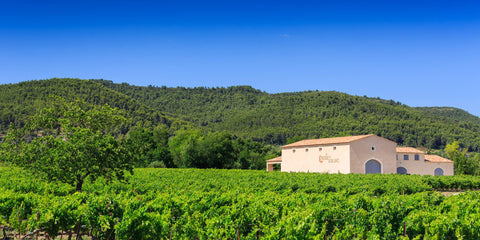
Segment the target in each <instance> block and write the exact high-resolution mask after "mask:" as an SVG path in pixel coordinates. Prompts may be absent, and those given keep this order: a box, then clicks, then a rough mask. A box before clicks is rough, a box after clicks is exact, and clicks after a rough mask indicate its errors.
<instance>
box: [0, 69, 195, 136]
mask: <svg viewBox="0 0 480 240" xmlns="http://www.w3.org/2000/svg"><path fill="white" fill-rule="evenodd" d="M51 95H55V96H59V97H62V98H63V99H65V100H66V101H69V102H71V101H75V100H78V99H81V100H84V101H86V102H88V103H90V104H93V105H104V104H108V105H109V106H111V107H115V108H118V109H120V110H122V112H123V114H124V115H125V117H126V118H127V122H126V124H124V125H123V126H120V127H119V129H117V131H118V132H120V133H123V134H125V133H126V132H128V130H129V129H130V128H131V127H132V126H135V125H136V126H145V127H152V126H156V125H158V124H167V125H168V126H170V125H172V124H175V125H188V123H187V122H185V121H182V120H180V119H176V118H174V117H171V116H167V115H166V114H164V113H161V112H159V111H158V110H155V109H153V108H151V107H148V106H146V105H145V104H143V103H141V102H139V101H138V100H136V99H133V98H131V97H129V96H127V95H125V94H123V93H120V92H118V91H114V90H112V89H109V88H107V87H104V86H103V85H101V84H99V83H98V82H95V81H90V80H80V79H67V78H62V79H59V78H53V79H49V80H40V81H37V80H35V81H27V82H21V83H18V84H6V85H0V132H4V131H6V129H8V127H9V125H10V123H14V124H16V125H18V126H23V125H24V123H25V121H26V120H27V119H28V118H29V117H30V116H32V115H34V114H36V113H38V111H39V110H40V109H42V108H43V107H45V104H46V101H47V99H48V97H49V96H51Z"/></svg>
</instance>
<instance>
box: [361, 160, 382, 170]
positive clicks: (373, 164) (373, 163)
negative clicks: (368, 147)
mask: <svg viewBox="0 0 480 240" xmlns="http://www.w3.org/2000/svg"><path fill="white" fill-rule="evenodd" d="M365 173H366V174H370V173H382V165H381V164H380V162H378V161H377V160H373V159H370V160H368V161H367V162H366V163H365Z"/></svg>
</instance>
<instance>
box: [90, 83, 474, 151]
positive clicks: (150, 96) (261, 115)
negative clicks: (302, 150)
mask: <svg viewBox="0 0 480 240" xmlns="http://www.w3.org/2000/svg"><path fill="white" fill-rule="evenodd" d="M99 82H101V83H102V84H103V85H104V86H107V87H109V88H111V89H114V90H117V91H119V92H122V93H124V94H126V95H128V96H131V97H133V98H135V99H137V100H139V101H140V102H143V103H145V104H146V105H148V106H151V107H152V108H156V109H158V110H160V111H163V112H168V113H171V114H173V115H176V116H179V117H183V118H184V119H185V120H188V121H191V122H194V123H196V124H197V125H198V126H201V127H206V128H209V129H212V130H215V131H228V132H230V133H233V134H235V135H237V136H241V137H251V138H253V139H256V140H259V141H264V142H267V143H273V144H284V143H286V142H287V139H288V138H292V137H298V136H301V137H304V138H318V137H331V136H345V135H360V134H376V135H379V136H382V137H385V138H388V139H390V140H393V141H395V142H397V143H399V144H400V145H408V146H423V147H427V148H433V149H441V148H444V147H445V145H446V144H447V143H449V142H453V141H455V140H458V141H459V142H460V145H461V146H462V147H467V148H468V149H469V150H471V151H480V135H479V134H478V133H479V132H480V124H476V123H474V122H468V123H467V122H465V123H461V124H458V122H457V121H456V120H455V119H454V118H452V117H445V116H439V115H438V114H434V113H430V112H428V111H424V110H422V109H415V108H412V107H408V106H406V105H402V104H400V103H398V102H395V101H393V100H382V99H379V98H367V97H359V96H352V95H348V94H345V93H339V92H321V91H305V92H294V93H279V94H268V93H265V92H262V91H259V90H256V89H253V88H251V87H249V86H237V87H228V88H223V87H220V88H203V87H198V88H184V87H177V88H167V87H153V86H149V87H138V86H131V85H128V84H114V83H112V82H110V81H99Z"/></svg>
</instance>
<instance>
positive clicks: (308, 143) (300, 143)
mask: <svg viewBox="0 0 480 240" xmlns="http://www.w3.org/2000/svg"><path fill="white" fill-rule="evenodd" d="M370 136H375V135H373V134H370V135H360V136H348V137H334V138H321V139H307V140H302V141H298V142H294V143H291V144H288V145H285V146H282V148H291V147H303V146H315V145H329V144H339V143H350V142H353V141H357V140H360V139H363V138H367V137H370ZM389 141H390V140H389Z"/></svg>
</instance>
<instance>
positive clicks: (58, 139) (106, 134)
mask: <svg viewBox="0 0 480 240" xmlns="http://www.w3.org/2000/svg"><path fill="white" fill-rule="evenodd" d="M122 121H125V119H124V118H123V117H121V116H120V115H119V114H118V112H117V110H116V109H113V108H111V107H110V106H108V105H103V106H91V105H89V104H87V103H85V102H83V101H75V102H72V103H68V102H66V101H65V100H63V99H62V98H59V97H52V98H51V99H50V107H48V108H44V109H43V110H41V111H40V113H39V114H37V115H35V116H33V117H32V118H31V119H30V120H29V121H28V122H27V123H26V125H25V126H24V127H23V128H20V129H17V128H16V127H15V126H13V125H12V126H11V128H10V130H9V132H8V133H7V136H6V142H7V144H8V145H9V146H10V147H11V149H13V150H12V151H13V152H14V153H15V154H12V155H13V156H14V157H12V158H10V160H11V161H12V163H13V164H14V165H17V166H20V167H23V168H25V169H27V170H30V171H32V172H34V173H35V174H37V175H38V176H40V177H43V178H44V179H47V180H49V181H61V182H64V183H68V184H71V185H72V186H74V187H75V191H77V192H78V191H81V190H82V186H83V183H84V181H85V179H86V178H87V177H90V179H91V180H95V179H96V178H97V177H100V176H103V177H105V178H106V179H107V180H112V179H115V178H117V179H120V180H122V179H123V178H124V173H125V171H130V172H131V173H132V174H133V171H132V170H133V163H132V162H131V161H132V160H131V159H132V158H131V157H130V156H129V152H128V151H127V150H126V148H125V146H124V144H123V142H121V141H119V140H117V139H116V138H115V137H114V136H112V135H111V134H110V132H111V131H112V129H113V128H114V127H115V126H116V125H117V124H119V123H121V122H122Z"/></svg>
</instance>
